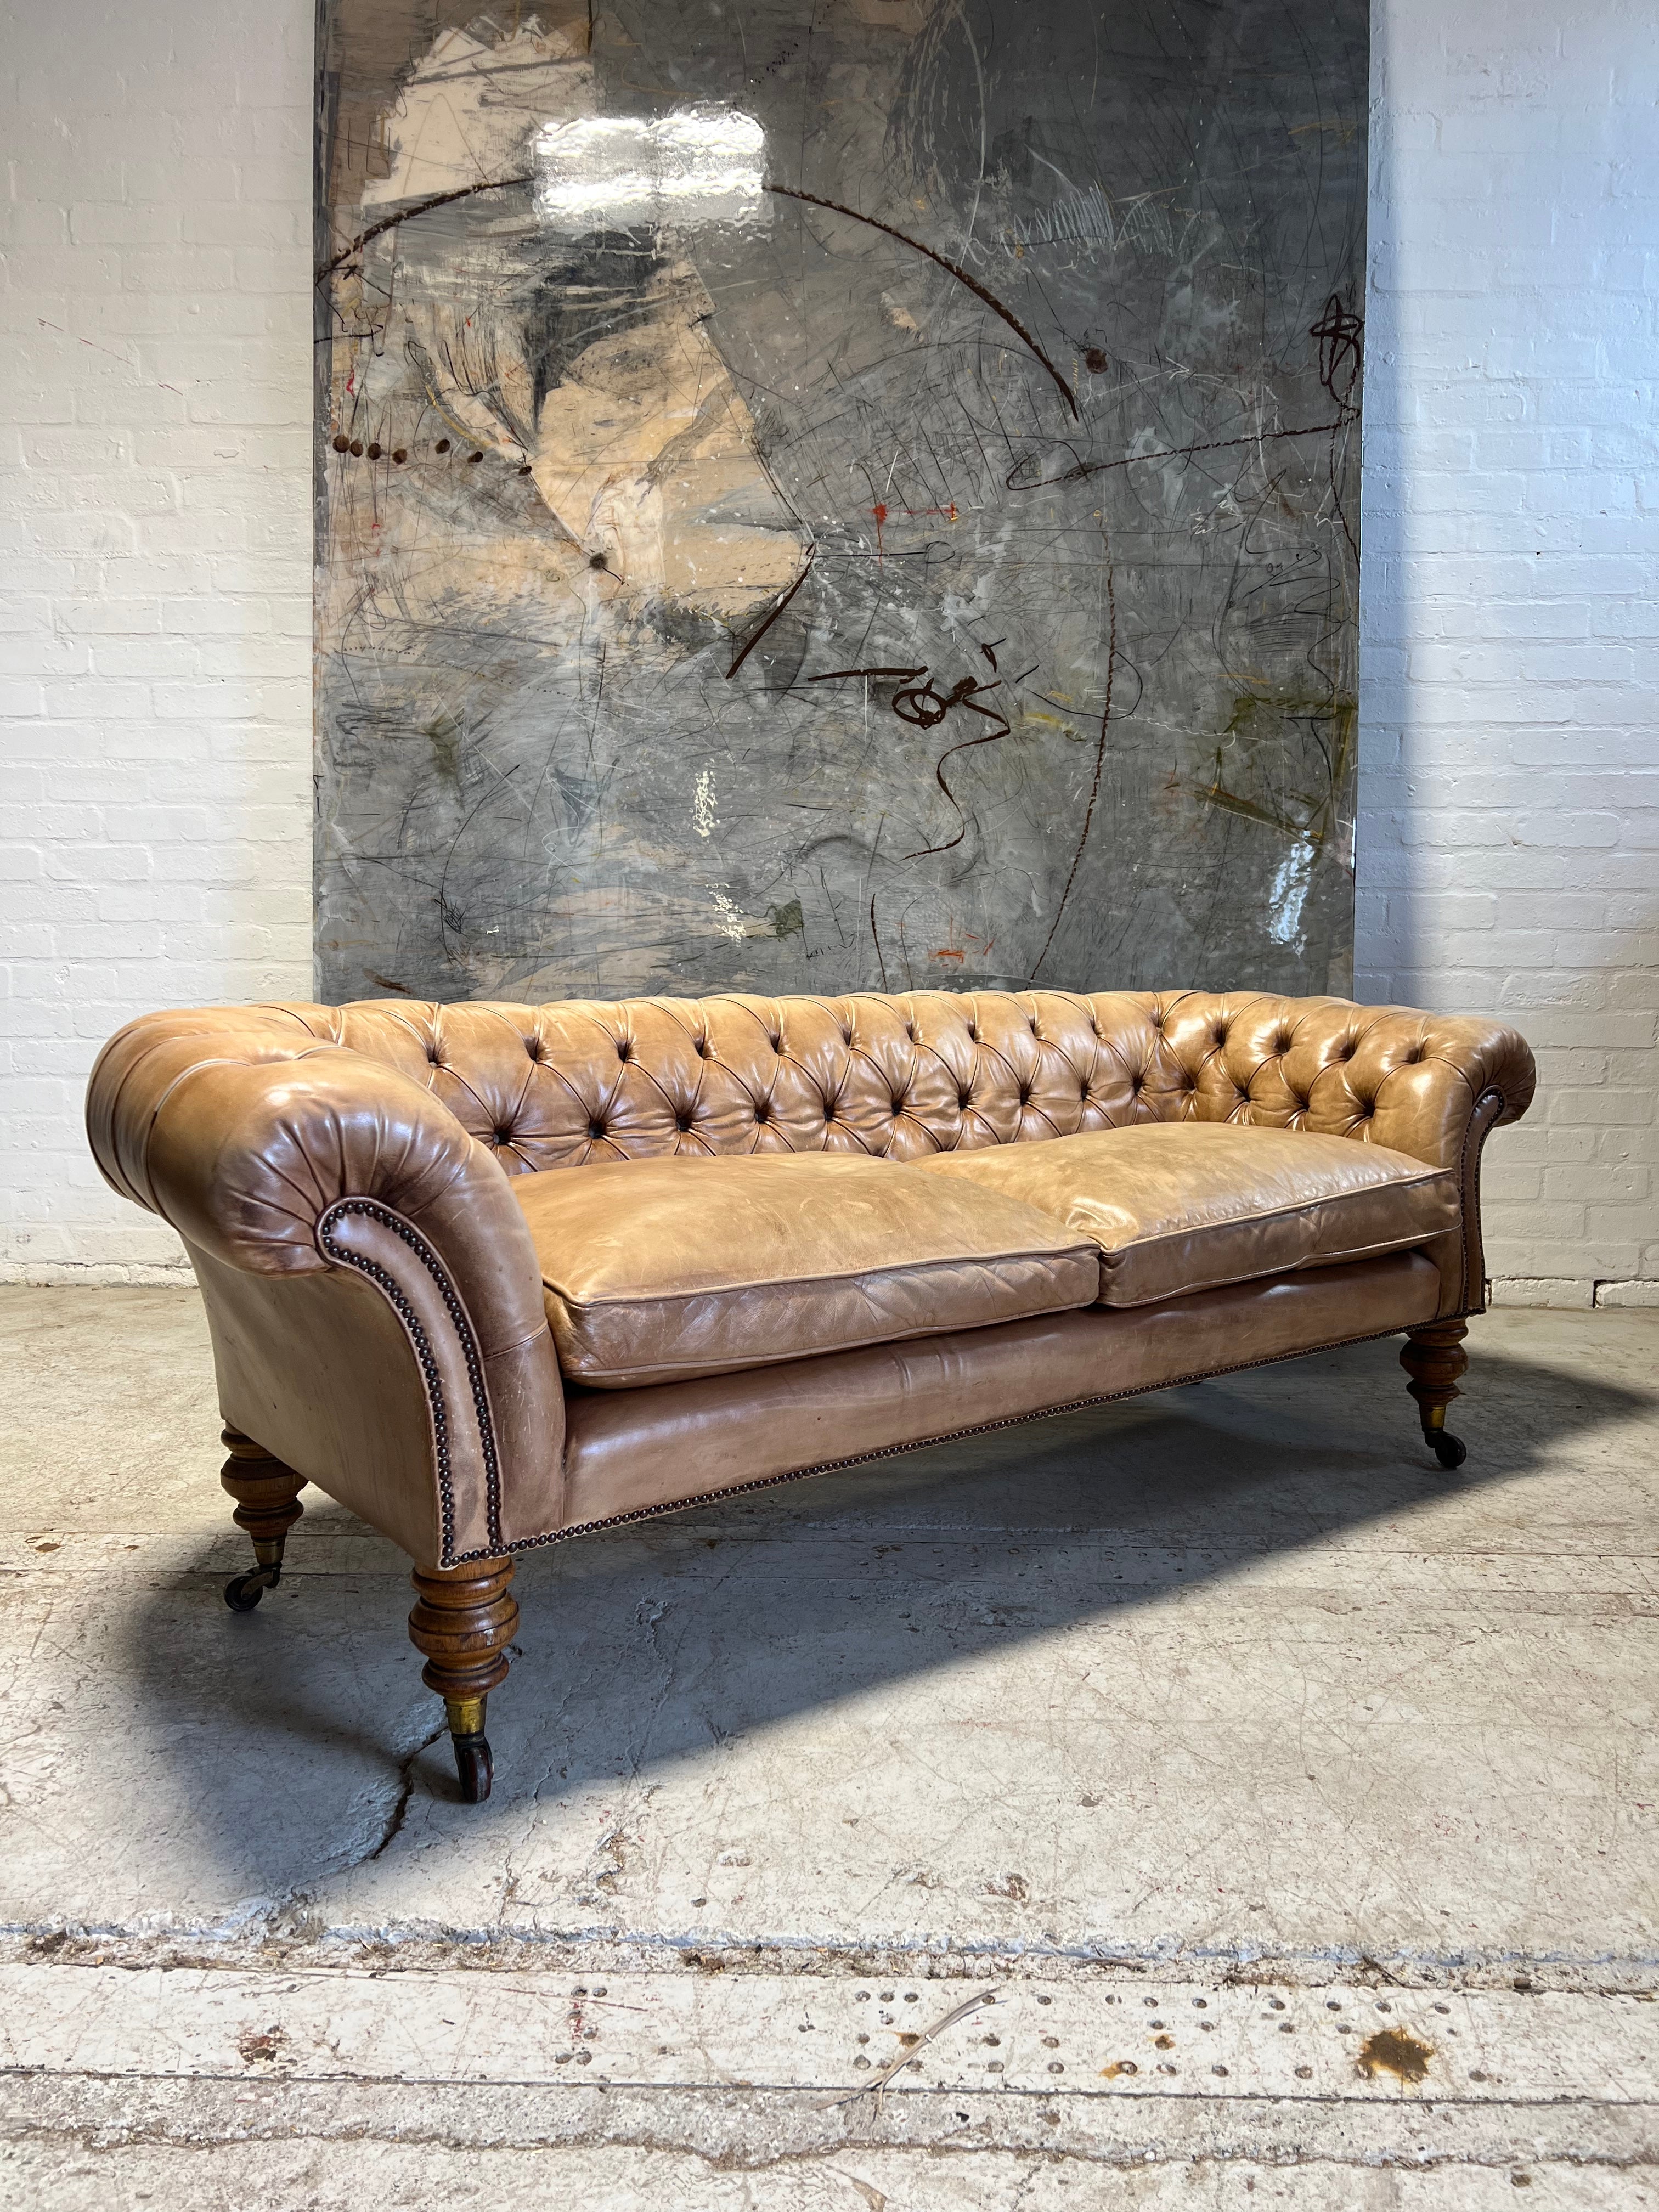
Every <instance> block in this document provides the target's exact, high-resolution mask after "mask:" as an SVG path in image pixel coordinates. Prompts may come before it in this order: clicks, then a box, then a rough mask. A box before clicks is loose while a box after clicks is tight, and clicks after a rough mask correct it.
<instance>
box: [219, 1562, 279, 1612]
mask: <svg viewBox="0 0 1659 2212" xmlns="http://www.w3.org/2000/svg"><path fill="white" fill-rule="evenodd" d="M282 1579H283V1570H282V1568H281V1566H280V1565H277V1566H274V1567H251V1568H250V1569H249V1570H248V1571H247V1573H246V1574H245V1575H233V1576H232V1577H231V1578H230V1580H229V1581H228V1583H226V1584H225V1603H226V1604H227V1605H228V1607H230V1609H231V1611H232V1612H233V1613H252V1610H253V1608H254V1607H255V1606H256V1605H258V1602H259V1600H260V1599H261V1598H262V1597H263V1596H264V1594H265V1592H266V1591H267V1590H268V1589H276V1585H277V1583H279V1582H281V1580H282Z"/></svg>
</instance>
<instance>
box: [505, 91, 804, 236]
mask: <svg viewBox="0 0 1659 2212" xmlns="http://www.w3.org/2000/svg"><path fill="white" fill-rule="evenodd" d="M765 148H766V135H765V133H764V131H763V130H762V128H761V126H760V125H759V123H758V122H757V120H756V118H754V117H753V116H752V115H745V114H744V113H743V112H741V111H740V110H738V109H737V108H732V107H684V108H677V109H676V110H675V111H674V112H673V113H672V114H670V115H664V116H659V118H657V119H656V120H655V121H653V122H645V121H642V120H641V119H640V118H637V117H633V116H602V115H595V116H586V117H584V118H582V119H581V120H580V122H575V123H550V124H549V125H547V126H546V128H545V129H544V131H542V132H541V134H540V136H539V137H538V140H537V146H536V152H537V161H538V169H539V178H538V188H537V204H538V207H539V209H540V211H541V214H542V216H543V218H544V221H546V222H549V223H550V224H551V225H553V226H554V227H555V228H559V229H576V230H599V229H606V228H612V227H615V228H627V227H628V226H629V225H632V224H637V223H641V222H737V221H739V220H743V219H744V218H748V217H751V216H754V215H756V214H757V212H758V211H759V210H760V208H761V205H762V199H761V185H762V181H763V155H764V153H765Z"/></svg>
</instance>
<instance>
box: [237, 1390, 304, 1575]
mask: <svg viewBox="0 0 1659 2212" xmlns="http://www.w3.org/2000/svg"><path fill="white" fill-rule="evenodd" d="M220 1441H221V1442H222V1443H223V1444H224V1445H225V1447H226V1448H227V1449H228V1451H229V1453H230V1457H229V1458H228V1460H227V1461H226V1462H225V1463H224V1466H223V1468H222V1469H221V1470H220V1474H219V1480H220V1481H221V1482H222V1484H223V1485H224V1486H225V1488H226V1489H227V1490H228V1492H230V1495H231V1496H232V1497H233V1498H234V1499H235V1500H236V1510H235V1512H234V1514H232V1516H231V1518H232V1520H233V1521H234V1522H235V1523H236V1526H237V1527H238V1528H246V1530H247V1533H248V1534H249V1535H250V1536H252V1539H253V1557H254V1559H255V1561H256V1562H257V1565H255V1566H254V1567H253V1569H252V1572H251V1573H248V1574H246V1575H234V1576H233V1577H231V1579H230V1581H229V1582H228V1583H226V1584H225V1603H226V1604H227V1605H228V1607H230V1609H231V1611H232V1612H233V1613H252V1610H253V1608H254V1607H255V1606H256V1605H258V1602H259V1600H260V1598H261V1597H262V1596H263V1595H264V1593H265V1591H266V1590H268V1589H276V1585H277V1583H279V1582H281V1580H282V1579H283V1545H284V1544H285V1543H286V1542H287V1541H288V1532H289V1529H290V1528H292V1527H293V1526H294V1524H295V1522H296V1521H297V1520H298V1519H299V1518H300V1516H301V1514H302V1513H303V1512H304V1511H305V1510H306V1509H305V1507H304V1506H303V1505H301V1503H300V1497H299V1493H300V1492H301V1491H302V1490H303V1489H304V1488H305V1486H306V1479H305V1477H304V1475H302V1474H295V1472H294V1469H293V1468H291V1467H284V1466H283V1462H282V1461H281V1460H279V1459H272V1457H271V1456H270V1453H269V1452H268V1451H267V1450H266V1449H265V1448H264V1445H263V1444H256V1443H254V1441H253V1439H252V1437H245V1436H244V1435H243V1434H242V1432H241V1431H240V1429H230V1428H228V1429H226V1430H225V1431H223V1433H222V1437H221V1438H220Z"/></svg>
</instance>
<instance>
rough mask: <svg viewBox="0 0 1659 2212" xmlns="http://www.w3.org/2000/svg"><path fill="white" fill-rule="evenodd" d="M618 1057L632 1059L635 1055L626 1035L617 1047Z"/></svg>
mask: <svg viewBox="0 0 1659 2212" xmlns="http://www.w3.org/2000/svg"><path fill="white" fill-rule="evenodd" d="M633 1057H634V1048H633V1046H632V1045H631V1044H629V1042H628V1039H627V1038H626V1037H623V1040H622V1042H621V1043H620V1044H618V1046H617V1059H618V1060H632V1058H633Z"/></svg>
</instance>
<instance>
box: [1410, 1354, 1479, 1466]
mask: <svg viewBox="0 0 1659 2212" xmlns="http://www.w3.org/2000/svg"><path fill="white" fill-rule="evenodd" d="M1467 1335H1468V1328H1467V1327H1466V1326H1465V1324H1464V1323H1463V1322H1461V1321H1437V1322H1430V1323H1429V1324H1428V1325H1427V1326H1426V1328H1413V1329H1410V1330H1408V1331H1407V1335H1406V1341H1405V1343H1404V1344H1403V1345H1402V1346H1401V1349H1400V1364H1401V1366H1402V1367H1403V1368H1404V1369H1405V1370H1406V1372H1407V1375H1409V1376H1411V1381H1410V1382H1409V1383H1407V1385H1406V1388H1407V1389H1408V1390H1409V1391H1410V1392H1411V1394H1412V1395H1413V1398H1415V1399H1416V1401H1417V1410H1418V1412H1419V1413H1420V1414H1421V1416H1422V1419H1423V1434H1424V1437H1425V1439H1426V1441H1427V1442H1428V1443H1429V1445H1430V1446H1431V1449H1432V1450H1433V1452H1434V1455H1435V1456H1436V1458H1437V1460H1438V1461H1439V1462H1440V1464H1441V1466H1442V1467H1447V1468H1452V1467H1462V1464H1463V1462H1464V1461H1465V1460H1466V1459H1467V1458H1468V1448H1467V1447H1466V1446H1465V1445H1464V1444H1463V1443H1462V1442H1461V1441H1460V1440H1459V1438H1457V1437H1455V1436H1453V1435H1451V1434H1450V1432H1449V1431H1448V1429H1447V1427H1446V1408H1447V1407H1448V1406H1449V1405H1450V1403H1451V1401H1452V1400H1453V1399H1454V1398H1455V1397H1456V1395H1458V1392H1457V1384H1458V1380H1459V1378H1460V1376H1463V1375H1466V1374H1467V1373H1468V1365H1469V1355H1468V1352H1465V1351H1464V1349H1463V1339H1464V1338H1465V1337H1466V1336H1467Z"/></svg>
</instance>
